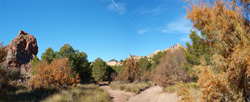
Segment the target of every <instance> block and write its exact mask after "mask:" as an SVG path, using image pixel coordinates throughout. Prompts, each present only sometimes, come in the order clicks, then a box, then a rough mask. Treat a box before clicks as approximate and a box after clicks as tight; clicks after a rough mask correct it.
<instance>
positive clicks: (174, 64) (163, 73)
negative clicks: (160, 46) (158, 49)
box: [152, 48, 189, 86]
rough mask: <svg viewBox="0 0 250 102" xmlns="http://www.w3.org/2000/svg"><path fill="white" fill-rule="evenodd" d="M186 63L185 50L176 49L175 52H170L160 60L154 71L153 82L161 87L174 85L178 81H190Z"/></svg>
mask: <svg viewBox="0 0 250 102" xmlns="http://www.w3.org/2000/svg"><path fill="white" fill-rule="evenodd" d="M184 62H186V59H185V57H184V52H183V49H182V48H180V49H176V50H175V51H174V52H171V51H168V52H166V55H165V56H164V57H162V58H161V59H160V63H159V64H158V65H157V66H156V68H155V70H153V71H152V75H153V80H154V82H156V83H157V84H158V85H160V86H166V85H168V84H174V83H175V82H177V81H184V82H186V81H187V80H188V78H189V77H188V72H187V71H186V70H185V68H184V67H183V63H184Z"/></svg>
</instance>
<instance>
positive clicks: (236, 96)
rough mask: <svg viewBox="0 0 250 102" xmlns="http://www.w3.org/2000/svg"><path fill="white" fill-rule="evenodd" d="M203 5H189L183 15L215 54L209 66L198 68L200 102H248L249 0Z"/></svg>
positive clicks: (203, 2) (204, 65) (249, 64)
mask: <svg viewBox="0 0 250 102" xmlns="http://www.w3.org/2000/svg"><path fill="white" fill-rule="evenodd" d="M205 1H206V0H205ZM205 1H200V2H199V3H197V4H195V3H191V9H188V15H187V18H189V19H190V20H191V21H192V22H193V24H194V28H196V29H198V30H199V31H201V32H202V36H203V37H205V38H206V41H205V42H206V43H207V44H208V45H210V47H211V48H212V51H213V53H215V55H213V56H212V59H213V60H214V61H213V60H212V62H211V65H206V64H203V65H200V66H199V67H200V69H201V70H200V71H201V73H200V75H199V80H198V83H199V86H200V87H201V90H202V99H203V101H241V102H242V101H250V95H249V93H250V91H249V84H248V83H249V76H250V74H249V67H250V63H249V60H250V53H249V51H250V36H249V35H250V30H249V29H250V21H249V16H250V15H249V13H250V10H249V6H250V3H249V0H232V1H230V0H229V1H224V0H215V1H210V2H205Z"/></svg>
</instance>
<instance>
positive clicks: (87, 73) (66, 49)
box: [55, 44, 91, 82]
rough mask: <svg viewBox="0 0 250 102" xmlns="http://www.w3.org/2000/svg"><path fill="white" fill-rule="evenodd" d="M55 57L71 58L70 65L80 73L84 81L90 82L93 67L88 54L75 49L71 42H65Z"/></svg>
mask: <svg viewBox="0 0 250 102" xmlns="http://www.w3.org/2000/svg"><path fill="white" fill-rule="evenodd" d="M55 54H56V55H55V57H56V58H60V57H67V58H69V61H68V66H69V67H71V68H72V69H73V71H74V72H75V73H79V76H80V78H81V81H82V82H88V81H90V80H91V69H90V67H89V65H90V64H89V62H88V60H87V54H86V53H84V52H79V50H75V49H74V48H73V47H72V46H70V45H69V44H64V45H63V46H62V47H61V48H60V51H59V52H55Z"/></svg>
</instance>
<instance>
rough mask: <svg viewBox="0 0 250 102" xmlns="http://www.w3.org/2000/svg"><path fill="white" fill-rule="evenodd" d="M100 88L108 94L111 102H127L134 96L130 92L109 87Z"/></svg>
mask: <svg viewBox="0 0 250 102" xmlns="http://www.w3.org/2000/svg"><path fill="white" fill-rule="evenodd" d="M100 88H102V89H104V90H106V91H107V92H108V93H109V95H110V97H111V102H127V101H128V99H129V98H130V97H132V96H135V95H136V94H135V93H132V92H126V91H122V90H113V89H111V88H110V87H109V86H101V87H100Z"/></svg>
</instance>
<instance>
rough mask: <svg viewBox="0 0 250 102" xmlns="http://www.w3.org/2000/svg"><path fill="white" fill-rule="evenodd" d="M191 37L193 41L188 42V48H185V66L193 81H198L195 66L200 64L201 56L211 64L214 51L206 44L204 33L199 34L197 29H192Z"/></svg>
mask: <svg viewBox="0 0 250 102" xmlns="http://www.w3.org/2000/svg"><path fill="white" fill-rule="evenodd" d="M189 37H190V39H191V43H189V42H187V43H186V46H187V48H186V50H184V54H185V58H186V60H187V62H186V63H184V67H185V69H186V70H187V71H188V72H189V73H190V74H191V75H192V78H193V81H196V80H197V79H198V77H197V76H196V75H193V74H194V66H195V65H200V63H201V62H200V61H201V58H204V59H205V60H206V62H207V63H208V64H209V63H210V58H211V56H212V53H211V48H210V46H209V45H207V44H206V40H205V38H202V35H201V36H199V35H198V34H197V31H192V32H191V33H190V35H189Z"/></svg>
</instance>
